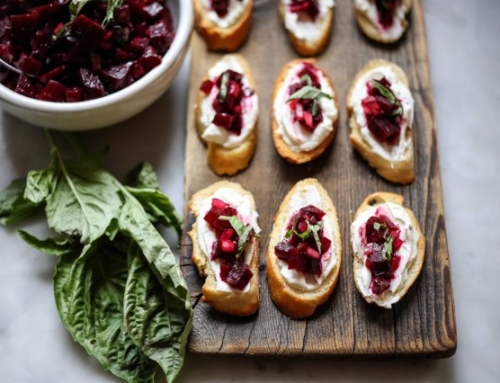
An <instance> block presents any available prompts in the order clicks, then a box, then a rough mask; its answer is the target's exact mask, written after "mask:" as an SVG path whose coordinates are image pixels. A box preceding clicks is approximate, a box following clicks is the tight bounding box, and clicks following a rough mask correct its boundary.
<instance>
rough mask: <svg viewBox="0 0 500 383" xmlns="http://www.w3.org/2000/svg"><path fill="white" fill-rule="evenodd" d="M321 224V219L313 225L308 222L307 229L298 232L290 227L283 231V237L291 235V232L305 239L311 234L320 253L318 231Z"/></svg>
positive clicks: (321, 226)
mask: <svg viewBox="0 0 500 383" xmlns="http://www.w3.org/2000/svg"><path fill="white" fill-rule="evenodd" d="M323 225H324V223H323V221H320V222H318V223H317V224H315V225H311V224H310V223H308V224H307V229H306V230H305V231H303V232H302V233H299V232H298V231H297V230H293V229H290V230H288V231H287V232H286V233H285V239H288V238H290V237H291V236H292V234H295V235H296V236H297V237H299V238H300V239H301V240H302V241H305V240H306V239H307V238H309V237H310V236H311V235H312V236H313V237H314V241H315V242H316V246H317V247H318V251H319V253H320V254H321V241H320V240H319V234H318V232H319V231H320V229H322V228H323Z"/></svg>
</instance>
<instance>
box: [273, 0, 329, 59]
mask: <svg viewBox="0 0 500 383" xmlns="http://www.w3.org/2000/svg"><path fill="white" fill-rule="evenodd" d="M278 9H279V14H280V17H281V22H282V24H283V28H285V30H286V33H287V36H288V39H289V40H290V42H291V43H292V47H293V49H295V51H296V52H297V53H298V54H299V55H301V56H304V57H311V56H317V55H319V54H320V53H322V52H323V51H324V50H325V49H326V47H327V46H328V43H329V42H330V35H331V33H332V26H333V20H334V17H335V7H333V8H332V9H329V10H328V13H327V14H326V18H325V21H324V23H323V25H322V26H321V38H320V39H319V40H318V41H317V42H315V43H311V42H309V41H307V40H304V39H299V38H298V37H297V36H296V35H295V34H294V33H293V32H292V31H289V30H288V29H287V28H286V27H285V5H284V3H283V0H280V1H279V5H278Z"/></svg>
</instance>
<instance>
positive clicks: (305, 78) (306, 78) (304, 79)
mask: <svg viewBox="0 0 500 383" xmlns="http://www.w3.org/2000/svg"><path fill="white" fill-rule="evenodd" d="M300 81H301V82H305V83H306V84H307V85H308V86H313V82H312V79H311V76H309V75H308V74H305V75H303V76H302V77H301V78H300Z"/></svg>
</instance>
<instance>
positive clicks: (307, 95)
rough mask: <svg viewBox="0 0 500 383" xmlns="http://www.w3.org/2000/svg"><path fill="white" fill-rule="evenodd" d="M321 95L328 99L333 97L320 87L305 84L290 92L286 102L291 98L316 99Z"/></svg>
mask: <svg viewBox="0 0 500 383" xmlns="http://www.w3.org/2000/svg"><path fill="white" fill-rule="evenodd" d="M322 97H325V98H328V99H329V100H332V99H333V98H332V96H330V95H329V94H328V93H325V92H322V91H321V90H320V89H318V88H315V87H313V86H309V85H306V86H304V87H302V88H300V89H299V90H298V91H296V92H295V93H294V94H292V95H291V96H290V97H289V98H288V100H287V102H290V101H291V100H300V99H307V100H317V99H320V98H322Z"/></svg>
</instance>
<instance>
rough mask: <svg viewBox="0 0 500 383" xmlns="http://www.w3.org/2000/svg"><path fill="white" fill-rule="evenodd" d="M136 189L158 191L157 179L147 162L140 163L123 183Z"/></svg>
mask: <svg viewBox="0 0 500 383" xmlns="http://www.w3.org/2000/svg"><path fill="white" fill-rule="evenodd" d="M125 183H126V184H127V185H128V186H131V187H133V188H137V189H160V183H159V182H158V177H157V176H156V173H155V171H154V169H153V166H151V164H150V163H148V162H141V163H140V164H138V165H137V166H136V167H135V168H134V169H133V170H132V171H131V172H130V173H129V174H128V175H127V180H126V182H125Z"/></svg>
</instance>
